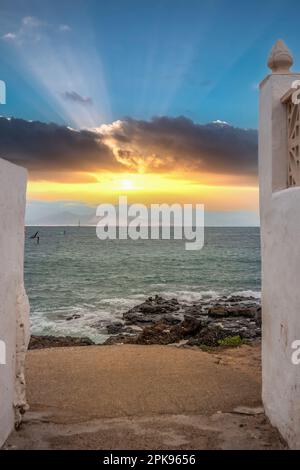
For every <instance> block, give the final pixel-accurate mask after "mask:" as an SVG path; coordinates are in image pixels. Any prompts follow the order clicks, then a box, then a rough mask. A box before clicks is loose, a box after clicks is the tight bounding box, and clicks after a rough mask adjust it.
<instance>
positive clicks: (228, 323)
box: [29, 295, 261, 349]
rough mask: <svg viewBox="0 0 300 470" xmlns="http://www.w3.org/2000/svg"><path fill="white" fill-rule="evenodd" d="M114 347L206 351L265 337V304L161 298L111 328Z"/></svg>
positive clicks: (37, 339)
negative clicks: (173, 347) (153, 346)
mask: <svg viewBox="0 0 300 470" xmlns="http://www.w3.org/2000/svg"><path fill="white" fill-rule="evenodd" d="M106 331H107V335H108V339H107V340H106V341H105V343H104V345H112V344H123V343H126V344H143V345H150V344H164V345H166V344H177V345H181V346H187V347H191V346H195V347H201V348H209V347H222V346H239V345H240V344H241V343H243V342H253V341H255V340H258V339H260V336H261V306H260V302H259V300H258V299H257V298H254V297H251V296H250V297H242V296H234V295H230V296H223V297H219V298H217V299H215V300H212V299H203V300H199V301H195V302H192V303H185V302H179V301H178V300H177V299H175V298H174V299H165V298H163V297H160V296H158V295H156V296H155V297H149V298H148V299H147V300H146V301H145V302H143V303H141V304H140V305H137V306H136V307H133V308H132V309H130V310H128V311H126V312H124V313H123V315H122V320H121V321H118V322H112V323H110V324H108V325H106ZM93 344H94V343H93V341H91V340H90V339H89V338H74V337H53V336H32V337H31V341H30V345H29V349H41V348H49V347H61V346H63V347H66V346H90V345H93Z"/></svg>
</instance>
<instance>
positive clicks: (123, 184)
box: [120, 179, 135, 191]
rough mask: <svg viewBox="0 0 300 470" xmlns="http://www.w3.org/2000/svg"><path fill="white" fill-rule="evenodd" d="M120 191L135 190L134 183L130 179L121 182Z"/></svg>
mask: <svg viewBox="0 0 300 470" xmlns="http://www.w3.org/2000/svg"><path fill="white" fill-rule="evenodd" d="M120 189H124V191H130V190H132V189H135V185H134V182H133V181H132V180H130V179H124V180H121V181H120Z"/></svg>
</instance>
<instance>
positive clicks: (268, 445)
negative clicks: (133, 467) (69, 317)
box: [5, 344, 285, 450]
mask: <svg viewBox="0 0 300 470" xmlns="http://www.w3.org/2000/svg"><path fill="white" fill-rule="evenodd" d="M27 394H28V401H29V404H30V412H28V413H26V415H25V420H24V424H23V425H22V428H21V429H20V430H19V431H15V432H14V433H13V434H12V435H11V436H10V438H9V439H8V441H7V442H6V445H5V448H6V449H108V450H110V449H115V450H116V449H122V450H123V449H153V450H160V449H180V450H183V449H284V448H285V445H284V443H283V442H282V440H281V439H280V436H279V435H278V433H277V432H276V430H275V429H274V428H272V427H271V425H270V424H269V422H268V420H267V419H266V417H265V415H264V414H263V410H262V408H261V398H260V394H261V371H260V345H258V344H257V345H253V346H247V345H244V346H242V347H240V348H236V349H226V350H222V351H218V352H213V353H211V352H210V353H207V352H203V351H201V350H199V349H191V348H189V349H187V348H178V347H174V346H137V345H115V346H87V347H74V348H73V347H69V348H53V349H42V350H35V351H30V352H28V356H27Z"/></svg>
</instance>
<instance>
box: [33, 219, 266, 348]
mask: <svg viewBox="0 0 300 470" xmlns="http://www.w3.org/2000/svg"><path fill="white" fill-rule="evenodd" d="M37 230H39V235H40V243H39V244H37V243H36V240H32V239H30V236H31V235H32V234H34V233H35V232H36V231H37ZM64 231H65V233H64ZM25 286H26V290H27V294H28V296H29V301H30V307H31V313H30V315H31V329H32V333H33V334H36V335H55V336H66V335H70V336H80V337H82V336H87V337H89V338H90V339H92V340H93V341H95V342H97V343H103V342H104V341H105V340H106V339H107V333H106V325H107V324H108V323H111V322H112V321H116V320H120V319H121V318H122V313H123V312H125V311H126V310H128V309H129V308H130V307H133V306H134V305H137V304H138V303H141V302H142V301H143V300H145V299H146V298H147V297H149V296H151V295H155V294H160V295H162V296H164V297H166V298H171V297H176V298H177V299H179V300H182V301H185V302H192V301H195V300H198V299H202V298H214V299H215V298H217V297H218V296H221V295H223V294H233V293H239V294H240V295H245V296H249V295H253V296H255V297H259V296H260V288H261V276H260V233H259V228H257V227H251V228H244V227H243V228H238V227H234V228H228V227H226V228H225V227H222V228H212V227H209V228H206V229H205V245H204V248H203V249H202V250H200V251H186V250H185V248H184V241H183V240H139V241H133V240H106V241H100V240H99V239H98V238H97V236H96V229H95V227H27V228H26V241H25Z"/></svg>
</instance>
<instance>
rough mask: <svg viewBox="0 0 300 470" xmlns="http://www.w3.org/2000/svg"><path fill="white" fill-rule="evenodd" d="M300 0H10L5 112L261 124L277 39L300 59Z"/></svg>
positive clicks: (4, 45) (75, 119)
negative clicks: (262, 96)
mask: <svg viewBox="0 0 300 470" xmlns="http://www.w3.org/2000/svg"><path fill="white" fill-rule="evenodd" d="M298 5H299V4H298V2H297V1H294V0H291V1H282V0H280V1H277V0H272V1H268V0H264V1H263V2H261V1H257V0H254V1H251V2H250V1H249V2H246V1H243V2H241V1H233V0H227V1H225V0H223V1H222V0H202V1H200V0H185V1H184V0H156V1H155V0H152V1H148V0H143V1H141V0H139V1H136V0H111V1H110V2H106V1H105V2H104V1H101V0H100V1H99V0H98V1H94V0H85V1H82V0H76V1H74V0H73V1H69V0H59V1H57V0H52V1H51V2H50V1H44V0H43V1H32V0H26V2H24V1H20V0H10V1H7V0H1V6H0V37H1V40H0V61H1V77H0V78H1V79H3V80H5V81H6V84H7V105H6V106H5V107H1V114H2V115H4V116H15V117H22V118H24V119H27V120H41V121H44V122H50V121H54V122H57V123H60V124H66V125H70V126H72V127H76V128H77V127H93V126H97V125H99V124H103V123H110V122H112V121H115V120H117V119H122V118H124V117H126V116H130V117H132V118H134V119H144V120H148V119H150V118H151V117H152V116H157V115H158V116H160V115H166V116H171V117H175V116H179V115H184V116H186V117H189V118H191V119H192V120H193V121H194V122H198V123H206V122H209V121H212V120H216V119H220V120H224V121H228V122H229V123H231V124H233V125H235V126H238V127H252V128H256V127H257V95H258V92H257V84H258V82H259V81H260V80H261V79H262V78H263V77H264V76H265V74H266V72H267V68H266V59H267V54H268V52H269V50H270V48H271V46H272V45H273V43H274V42H275V40H276V39H277V38H279V37H282V38H283V39H284V40H285V41H286V42H287V44H288V45H289V47H290V49H291V50H292V51H293V53H294V58H295V62H298V64H300V41H299V37H298V35H299V33H298V31H299V17H298V14H297V10H298ZM75 93H76V94H75Z"/></svg>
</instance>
